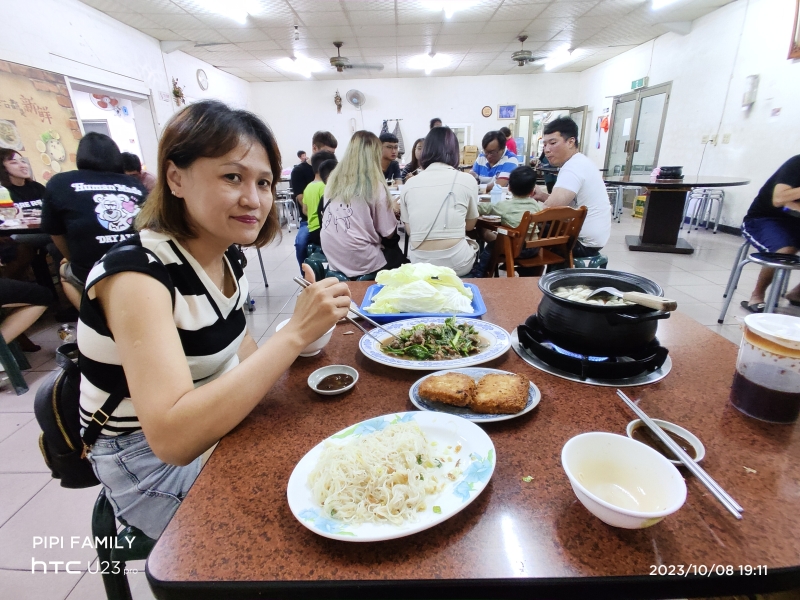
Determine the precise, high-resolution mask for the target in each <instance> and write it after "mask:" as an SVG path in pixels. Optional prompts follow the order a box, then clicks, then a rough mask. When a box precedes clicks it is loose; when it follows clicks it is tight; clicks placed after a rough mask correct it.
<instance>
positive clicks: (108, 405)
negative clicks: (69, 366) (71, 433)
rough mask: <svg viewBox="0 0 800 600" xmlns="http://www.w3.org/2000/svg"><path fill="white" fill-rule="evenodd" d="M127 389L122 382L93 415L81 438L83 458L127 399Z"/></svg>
mask: <svg viewBox="0 0 800 600" xmlns="http://www.w3.org/2000/svg"><path fill="white" fill-rule="evenodd" d="M126 387H127V385H126V384H125V382H121V383H120V385H119V386H117V389H116V390H114V391H113V392H111V393H110V394H109V395H108V398H107V399H106V401H105V402H104V403H103V406H101V407H100V408H99V409H97V410H96V411H94V412H93V413H92V418H91V419H90V420H89V424H88V425H87V426H86V428H85V429H84V430H83V435H82V436H81V440H83V456H86V452H87V451H88V450H89V448H91V447H92V444H94V443H95V442H96V441H97V438H98V436H99V435H100V432H101V431H103V427H104V426H105V424H106V423H108V420H109V419H110V418H111V414H112V413H113V412H114V411H115V410H117V407H118V406H119V405H120V403H121V402H122V400H123V399H124V398H125V388H126Z"/></svg>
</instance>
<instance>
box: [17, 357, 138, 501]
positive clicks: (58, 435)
mask: <svg viewBox="0 0 800 600" xmlns="http://www.w3.org/2000/svg"><path fill="white" fill-rule="evenodd" d="M77 359H78V344H76V343H70V344H64V345H62V346H60V347H59V348H58V350H56V362H57V363H58V366H59V368H58V369H57V370H56V371H55V372H54V373H53V374H52V375H50V376H48V378H47V379H46V380H45V381H44V383H42V385H41V387H40V388H39V389H38V390H37V391H36V399H35V400H34V402H33V412H34V413H35V414H36V420H37V421H38V422H39V427H41V428H42V433H41V435H40V436H39V450H41V452H42V456H43V457H44V462H45V463H47V466H48V467H49V468H50V471H51V472H52V474H53V478H55V479H60V480H61V487H65V488H86V487H92V486H95V485H98V484H99V483H100V482H99V481H98V480H97V477H96V476H95V474H94V471H93V470H92V464H91V463H90V462H89V459H88V458H86V450H85V449H86V447H88V446H91V445H92V444H93V443H94V442H95V440H97V436H98V435H100V432H101V431H102V429H103V425H105V421H106V420H107V419H108V417H105V418H103V413H104V414H105V415H110V414H111V413H112V412H114V410H116V408H117V406H119V404H120V402H122V399H123V398H124V397H125V394H124V391H123V390H124V387H125V386H124V385H121V386H120V387H121V389H120V390H117V391H116V392H114V393H113V394H111V395H109V397H108V399H107V400H106V401H105V403H103V406H102V407H101V408H100V410H98V411H96V412H95V413H94V414H93V415H92V420H91V421H90V424H89V426H88V427H87V428H86V429H85V430H84V432H83V436H81V421H80V399H81V372H80V369H79V368H78V365H77V363H76V361H77Z"/></svg>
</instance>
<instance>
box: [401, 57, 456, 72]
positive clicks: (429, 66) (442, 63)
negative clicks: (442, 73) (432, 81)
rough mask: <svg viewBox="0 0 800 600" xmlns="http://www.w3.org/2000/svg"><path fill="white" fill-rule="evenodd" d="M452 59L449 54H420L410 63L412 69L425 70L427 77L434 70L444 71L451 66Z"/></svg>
mask: <svg viewBox="0 0 800 600" xmlns="http://www.w3.org/2000/svg"><path fill="white" fill-rule="evenodd" d="M451 60H452V59H451V58H450V57H449V56H448V55H447V54H420V55H418V56H413V57H412V58H411V60H409V61H408V66H409V67H411V68H412V69H424V70H425V75H430V74H431V71H433V70H434V69H443V68H444V67H446V66H447V65H449V64H450V62H451Z"/></svg>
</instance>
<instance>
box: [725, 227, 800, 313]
mask: <svg viewBox="0 0 800 600" xmlns="http://www.w3.org/2000/svg"><path fill="white" fill-rule="evenodd" d="M745 244H746V245H747V246H749V242H745ZM745 244H743V245H742V247H741V248H740V249H739V255H740V256H739V258H740V257H741V255H742V253H743V251H746V249H747V248H746V245H745ZM747 263H756V264H757V265H761V266H762V267H768V268H771V269H775V276H774V277H773V279H772V285H770V286H769V291H768V292H767V297H766V299H765V300H764V312H765V313H771V312H775V308H777V306H778V300H779V299H780V297H781V295H782V294H784V293H785V292H786V289H787V288H788V286H789V274H790V273H791V272H792V271H796V270H800V256H795V255H794V254H778V253H776V252H755V253H753V254H751V255H750V256H748V257H747V258H745V259H743V260H740V261H739V262H738V264H737V265H736V266H735V267H734V272H733V273H731V277H730V279H729V280H728V287H727V288H726V290H725V295H724V296H723V297H724V298H725V304H724V306H723V307H722V312H721V313H720V314H719V319H717V323H722V322H723V321H724V320H725V313H727V312H728V307H729V306H730V304H731V299H732V298H733V290H735V289H736V286H737V285H738V283H739V276H740V275H741V274H742V268H743V267H744V266H745V265H746V264H747Z"/></svg>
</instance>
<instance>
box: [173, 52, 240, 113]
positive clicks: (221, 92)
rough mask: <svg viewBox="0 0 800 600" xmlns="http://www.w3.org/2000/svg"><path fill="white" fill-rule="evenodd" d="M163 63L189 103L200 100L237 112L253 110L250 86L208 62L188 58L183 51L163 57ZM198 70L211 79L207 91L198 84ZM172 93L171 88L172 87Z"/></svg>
mask: <svg viewBox="0 0 800 600" xmlns="http://www.w3.org/2000/svg"><path fill="white" fill-rule="evenodd" d="M164 63H165V65H166V68H167V74H168V75H169V78H170V79H169V80H170V81H172V78H173V77H177V78H178V85H180V86H181V87H182V88H183V93H184V95H185V96H186V101H187V102H190V103H191V102H196V101H198V100H210V99H216V100H222V101H223V102H226V103H227V104H229V105H230V106H233V107H235V108H245V109H246V108H249V107H250V83H248V82H247V81H245V80H244V79H240V78H239V77H236V76H235V75H231V74H230V73H226V72H225V71H220V70H219V69H217V68H216V67H212V66H211V65H210V64H208V63H207V62H205V61H202V60H200V59H199V58H195V57H194V56H190V55H189V54H185V53H183V52H181V51H180V50H176V51H175V52H171V53H170V54H164ZM197 69H203V70H204V71H205V72H206V76H207V77H208V89H207V90H205V91H203V90H202V89H200V85H199V84H198V83H197ZM170 89H172V86H171V85H170Z"/></svg>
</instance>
